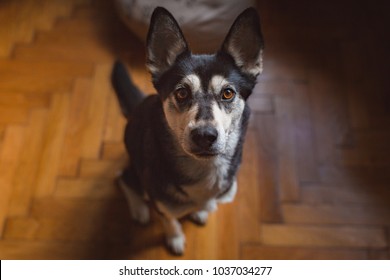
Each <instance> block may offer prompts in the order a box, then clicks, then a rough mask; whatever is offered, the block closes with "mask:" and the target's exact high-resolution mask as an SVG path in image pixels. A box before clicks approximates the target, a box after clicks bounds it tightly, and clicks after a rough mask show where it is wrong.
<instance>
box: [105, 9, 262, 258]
mask: <svg viewBox="0 0 390 280" xmlns="http://www.w3.org/2000/svg"><path fill="white" fill-rule="evenodd" d="M263 46H264V44H263V38H262V34H261V30H260V24H259V18H258V15H257V12H256V10H255V9H254V8H248V9H247V10H245V11H244V12H242V13H241V14H240V15H239V16H238V17H237V19H236V20H235V22H234V23H233V25H232V27H231V28H230V31H229V32H228V34H227V36H226V38H225V40H224V42H223V43H222V46H221V48H220V49H219V50H218V51H217V52H216V53H215V54H202V55H198V54H192V53H191V51H190V49H189V47H188V45H187V42H186V40H185V38H184V36H183V33H182V31H181V29H180V27H179V25H178V23H177V22H176V20H175V19H174V18H173V16H172V15H171V14H170V13H169V12H168V11H167V10H166V9H164V8H161V7H158V8H156V9H155V10H154V12H153V15H152V18H151V23H150V28H149V33H148V37H147V67H148V69H149V71H150V73H151V75H152V81H153V85H154V87H155V88H156V90H157V92H158V94H156V95H150V96H147V97H146V96H145V95H144V94H143V93H142V92H141V91H140V90H139V89H138V88H137V87H136V86H135V85H134V84H133V83H132V81H131V78H130V76H129V75H128V73H127V71H126V68H125V66H124V65H123V64H121V63H120V62H117V63H116V64H115V65H114V69H113V73H112V83H113V86H114V88H115V91H116V94H117V96H118V99H119V103H120V105H121V109H122V112H123V114H124V115H125V116H126V117H127V119H128V123H127V126H126V129H125V145H126V148H127V151H128V153H129V156H130V163H129V165H128V166H127V168H125V170H124V171H123V173H122V175H121V177H120V179H119V184H120V187H121V188H122V189H123V191H124V193H125V195H126V199H127V200H128V203H129V208H130V213H131V216H132V218H133V219H135V220H136V221H138V222H140V223H143V224H145V223H147V222H148V221H149V218H150V213H149V211H150V209H149V206H152V207H153V208H155V209H156V210H157V212H158V213H159V214H160V216H161V219H162V222H163V226H164V229H165V234H166V243H167V246H168V248H169V249H170V250H171V252H173V253H174V254H183V252H184V248H185V236H184V233H183V231H182V228H181V225H180V223H179V221H178V219H179V218H181V217H184V216H187V217H189V218H190V219H191V220H192V221H194V222H196V223H198V224H204V223H206V221H207V218H208V215H209V213H210V212H212V211H215V210H216V209H217V205H218V203H227V202H231V201H233V199H234V196H235V194H236V191H237V180H236V174H237V169H238V167H239V165H240V162H241V157H242V147H243V141H244V136H245V131H246V127H247V124H248V119H249V114H250V111H249V107H248V105H247V104H246V100H247V98H248V97H249V95H250V94H251V92H252V89H253V87H254V86H255V83H256V77H257V75H258V74H260V73H261V71H262V51H263Z"/></svg>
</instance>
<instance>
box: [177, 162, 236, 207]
mask: <svg viewBox="0 0 390 280" xmlns="http://www.w3.org/2000/svg"><path fill="white" fill-rule="evenodd" d="M204 168H207V169H208V170H206V172H205V175H204V176H203V178H201V179H200V180H199V181H198V182H197V183H195V184H191V185H184V186H182V188H183V190H184V191H185V192H186V193H187V195H188V197H189V199H190V200H191V201H193V202H195V203H196V204H199V205H203V204H206V205H208V204H216V202H215V201H216V198H217V196H218V195H219V194H220V193H221V191H222V190H223V189H224V187H226V184H227V182H226V178H227V174H228V171H229V163H228V162H227V160H226V159H224V158H218V159H216V160H215V161H214V162H212V163H211V164H210V165H208V166H207V167H204ZM213 201H214V202H213ZM207 208H208V207H207Z"/></svg>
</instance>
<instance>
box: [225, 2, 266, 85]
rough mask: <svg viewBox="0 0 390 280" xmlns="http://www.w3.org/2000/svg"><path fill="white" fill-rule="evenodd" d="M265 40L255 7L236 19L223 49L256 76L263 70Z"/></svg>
mask: <svg viewBox="0 0 390 280" xmlns="http://www.w3.org/2000/svg"><path fill="white" fill-rule="evenodd" d="M263 49H264V41H263V35H262V34H261V28H260V22H259V17H258V15H257V11H256V9H255V8H248V9H246V10H245V11H243V12H242V13H241V14H240V15H239V16H238V17H237V19H236V20H235V21H234V23H233V25H232V27H231V28H230V30H229V33H228V34H227V36H226V38H225V41H224V42H223V44H222V48H221V51H222V52H225V53H227V54H229V55H231V56H232V57H233V59H234V61H235V63H236V65H237V66H238V67H239V68H241V70H242V71H243V72H244V73H246V74H249V75H252V76H254V77H256V76H257V75H259V74H260V73H261V72H262V70H263V61H262V55H263Z"/></svg>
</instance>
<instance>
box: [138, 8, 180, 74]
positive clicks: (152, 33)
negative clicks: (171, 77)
mask: <svg viewBox="0 0 390 280" xmlns="http://www.w3.org/2000/svg"><path fill="white" fill-rule="evenodd" d="M146 45H147V46H146V47H147V64H146V66H147V67H148V69H149V71H150V72H151V73H152V76H153V78H154V79H155V78H158V77H159V76H160V75H161V74H163V73H164V72H165V71H166V70H168V69H169V68H170V67H171V66H172V64H173V63H174V62H175V60H176V58H177V57H178V56H179V55H180V54H181V53H183V52H185V51H188V45H187V42H186V40H185V39H184V36H183V33H182V31H181V29H180V27H179V25H178V23H177V22H176V20H175V18H174V17H173V16H172V14H171V13H170V12H168V11H167V10H166V9H164V8H162V7H157V8H156V9H155V10H154V11H153V14H152V18H151V21H150V27H149V32H148V37H147V42H146Z"/></svg>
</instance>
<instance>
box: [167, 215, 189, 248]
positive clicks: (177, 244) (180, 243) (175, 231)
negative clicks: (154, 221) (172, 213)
mask: <svg viewBox="0 0 390 280" xmlns="http://www.w3.org/2000/svg"><path fill="white" fill-rule="evenodd" d="M161 219H162V222H163V226H164V230H165V238H166V243H167V246H168V248H169V250H171V252H172V253H174V254H176V255H182V254H183V253H184V247H185V243H186V238H185V235H184V233H183V230H182V228H181V225H180V223H179V221H178V220H177V219H174V218H169V217H166V216H165V215H162V216H161Z"/></svg>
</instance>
